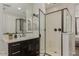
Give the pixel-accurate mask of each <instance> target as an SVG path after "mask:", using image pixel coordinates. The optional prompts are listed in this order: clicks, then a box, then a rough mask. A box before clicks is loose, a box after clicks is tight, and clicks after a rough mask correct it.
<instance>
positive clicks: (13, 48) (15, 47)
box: [8, 42, 21, 55]
mask: <svg viewBox="0 0 79 59" xmlns="http://www.w3.org/2000/svg"><path fill="white" fill-rule="evenodd" d="M8 48H9V49H8V51H9V55H18V54H19V55H20V54H21V42H16V43H9V45H8Z"/></svg>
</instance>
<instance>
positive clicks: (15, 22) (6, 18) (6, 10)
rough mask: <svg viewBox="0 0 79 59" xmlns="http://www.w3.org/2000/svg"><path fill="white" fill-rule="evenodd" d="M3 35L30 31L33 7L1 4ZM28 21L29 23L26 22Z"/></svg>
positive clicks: (26, 4) (19, 4)
mask: <svg viewBox="0 0 79 59" xmlns="http://www.w3.org/2000/svg"><path fill="white" fill-rule="evenodd" d="M0 6H1V7H0V8H1V10H0V11H2V14H1V15H2V24H3V25H2V31H1V32H3V33H17V34H18V33H26V32H27V31H32V15H33V6H32V4H31V3H1V4H0ZM27 20H30V21H27Z"/></svg>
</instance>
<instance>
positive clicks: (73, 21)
mask: <svg viewBox="0 0 79 59" xmlns="http://www.w3.org/2000/svg"><path fill="white" fill-rule="evenodd" d="M63 8H68V9H69V12H70V14H71V16H72V33H73V35H75V5H74V4H61V5H57V6H55V7H52V8H49V9H46V12H47V13H49V12H52V11H56V10H59V9H63ZM71 41H72V44H73V45H72V46H73V47H72V54H75V39H72V40H71Z"/></svg>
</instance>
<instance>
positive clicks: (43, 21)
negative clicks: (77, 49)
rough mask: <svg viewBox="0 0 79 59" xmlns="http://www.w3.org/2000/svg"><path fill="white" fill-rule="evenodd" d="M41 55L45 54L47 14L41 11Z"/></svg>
mask: <svg viewBox="0 0 79 59" xmlns="http://www.w3.org/2000/svg"><path fill="white" fill-rule="evenodd" d="M39 30H40V31H39V33H40V36H41V38H40V55H44V53H45V14H44V12H43V11H42V10H40V9H39Z"/></svg>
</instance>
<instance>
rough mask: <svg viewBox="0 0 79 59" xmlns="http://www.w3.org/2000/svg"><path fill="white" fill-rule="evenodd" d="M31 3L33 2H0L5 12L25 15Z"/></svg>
mask: <svg viewBox="0 0 79 59" xmlns="http://www.w3.org/2000/svg"><path fill="white" fill-rule="evenodd" d="M29 5H31V4H30V3H0V8H2V9H3V11H4V12H7V13H10V14H14V15H17V16H23V17H25V16H26V15H25V14H26V13H25V11H26V9H28V7H29ZM18 8H20V9H18Z"/></svg>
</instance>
